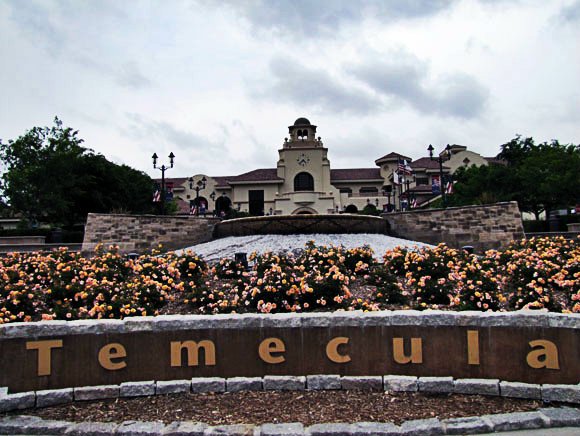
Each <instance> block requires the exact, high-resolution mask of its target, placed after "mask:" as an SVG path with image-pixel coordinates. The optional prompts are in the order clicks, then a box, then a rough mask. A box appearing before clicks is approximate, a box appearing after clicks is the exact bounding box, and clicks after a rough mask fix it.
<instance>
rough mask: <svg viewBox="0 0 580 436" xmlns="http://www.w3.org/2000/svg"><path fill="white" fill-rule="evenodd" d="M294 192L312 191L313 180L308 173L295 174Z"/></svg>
mask: <svg viewBox="0 0 580 436" xmlns="http://www.w3.org/2000/svg"><path fill="white" fill-rule="evenodd" d="M294 191H314V178H313V177H312V176H311V175H310V174H308V173H298V174H296V177H294Z"/></svg>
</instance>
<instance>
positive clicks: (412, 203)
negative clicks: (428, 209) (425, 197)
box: [411, 198, 417, 209]
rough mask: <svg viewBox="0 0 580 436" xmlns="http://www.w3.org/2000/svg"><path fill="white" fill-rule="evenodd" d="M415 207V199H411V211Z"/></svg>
mask: <svg viewBox="0 0 580 436" xmlns="http://www.w3.org/2000/svg"><path fill="white" fill-rule="evenodd" d="M416 207H417V199H416V198H412V199H411V209H415V208H416Z"/></svg>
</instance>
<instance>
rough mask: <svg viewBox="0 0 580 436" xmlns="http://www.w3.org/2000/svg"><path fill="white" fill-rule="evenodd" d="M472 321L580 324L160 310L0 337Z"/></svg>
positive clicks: (548, 319) (14, 326) (551, 322)
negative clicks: (160, 312)
mask: <svg viewBox="0 0 580 436" xmlns="http://www.w3.org/2000/svg"><path fill="white" fill-rule="evenodd" d="M400 325H415V326H431V327H433V326H473V327H522V326H536V327H561V328H571V329H580V315H579V314H560V313H550V312H547V313H546V312H542V313H538V312H534V311H518V312H484V313H481V312H477V311H464V312H448V311H438V310H433V311H429V312H423V311H416V310H404V311H396V310H395V311H380V312H363V311H352V312H328V313H298V314H297V313H292V314H286V313H278V314H218V315H211V316H208V315H160V316H155V317H142V318H141V317H135V318H126V319H123V320H79V321H50V322H35V323H30V322H28V323H9V324H2V325H0V338H28V337H37V338H41V337H46V336H54V335H69V334H70V335H79V334H89V333H96V334H107V333H129V332H147V331H166V330H192V329H207V328H221V329H224V328H226V329H240V328H258V327H328V326H352V327H361V326H400Z"/></svg>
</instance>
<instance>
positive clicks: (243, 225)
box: [214, 214, 387, 238]
mask: <svg viewBox="0 0 580 436" xmlns="http://www.w3.org/2000/svg"><path fill="white" fill-rule="evenodd" d="M305 233H306V234H313V233H323V234H328V233H378V234H385V235H386V234H387V223H386V222H385V220H384V219H382V218H379V217H374V216H368V215H351V214H340V215H339V214H331V215H277V216H262V217H250V218H238V219H233V220H227V221H222V222H220V223H219V224H217V225H216V227H215V231H214V236H215V237H216V238H223V237H226V236H247V235H292V234H305Z"/></svg>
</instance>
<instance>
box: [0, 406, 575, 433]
mask: <svg viewBox="0 0 580 436" xmlns="http://www.w3.org/2000/svg"><path fill="white" fill-rule="evenodd" d="M558 427H567V428H571V427H579V428H580V409H576V408H571V407H563V408H545V409H539V410H537V411H534V412H516V413H504V414H497V415H484V416H479V417H478V416H475V417H466V418H452V419H445V420H439V419H437V418H430V419H418V420H412V421H406V422H404V423H403V424H401V425H400V426H397V425H395V424H392V423H389V422H386V423H379V422H356V423H352V424H345V423H326V424H314V425H311V426H309V427H304V426H303V425H302V424H301V423H297V422H291V423H267V424H262V425H261V426H255V425H251V424H235V425H220V426H208V425H207V424H204V423H199V422H192V421H183V422H182V421H177V422H173V423H171V424H167V425H166V424H163V423H162V422H159V421H153V422H141V421H124V422H122V423H99V422H83V423H74V422H67V421H53V420H44V419H41V418H39V417H36V416H27V415H16V416H7V417H4V418H0V435H34V434H36V435H69V436H108V435H131V436H186V435H187V436H211V435H229V436H236V435H249V436H339V435H348V436H370V435H373V436H403V435H405V436H409V435H427V436H429V435H469V434H479V433H488V432H490V433H491V432H503V431H517V430H527V429H540V428H558Z"/></svg>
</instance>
